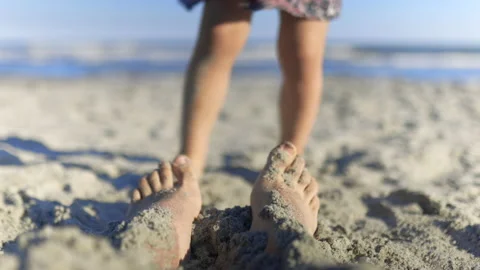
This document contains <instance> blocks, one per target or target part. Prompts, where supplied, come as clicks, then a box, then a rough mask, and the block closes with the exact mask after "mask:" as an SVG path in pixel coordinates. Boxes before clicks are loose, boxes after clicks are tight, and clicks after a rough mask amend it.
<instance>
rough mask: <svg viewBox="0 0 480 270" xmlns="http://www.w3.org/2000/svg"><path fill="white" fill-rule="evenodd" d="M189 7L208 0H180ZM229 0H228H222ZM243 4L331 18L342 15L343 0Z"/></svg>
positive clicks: (270, 0) (255, 0)
mask: <svg viewBox="0 0 480 270" xmlns="http://www.w3.org/2000/svg"><path fill="white" fill-rule="evenodd" d="M179 1H180V2H181V3H182V4H183V5H184V6H185V7H186V8H187V9H191V8H193V7H194V6H195V5H196V4H198V3H200V2H202V1H208V0H179ZM220 1H228V0H220ZM243 4H244V5H243V6H244V7H245V8H248V9H251V10H261V9H269V8H277V9H281V10H284V11H286V12H288V13H290V14H292V15H293V16H295V17H304V18H310V19H319V20H331V19H334V18H336V17H338V16H339V15H340V11H341V9H342V0H243Z"/></svg>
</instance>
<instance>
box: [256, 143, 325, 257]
mask: <svg viewBox="0 0 480 270" xmlns="http://www.w3.org/2000/svg"><path fill="white" fill-rule="evenodd" d="M317 192H318V184H317V181H316V180H315V179H313V177H312V176H311V175H310V173H309V172H308V171H307V169H305V160H304V159H303V158H302V157H300V156H297V152H296V149H295V146H294V145H293V144H291V143H288V142H287V143H283V144H281V145H279V146H277V147H276V148H275V149H273V150H272V151H271V152H270V156H269V157H268V161H267V164H266V165H265V168H264V169H263V171H262V172H261V174H260V176H259V177H258V178H257V181H256V182H255V185H254V187H253V190H252V195H251V198H250V201H251V206H252V216H253V221H252V226H251V228H250V230H251V231H262V232H266V233H268V236H269V237H268V239H269V240H268V246H267V251H268V252H275V251H276V250H277V249H278V247H277V246H276V243H275V236H274V235H275V226H274V225H275V224H274V221H273V220H267V219H266V218H265V217H264V216H263V215H261V214H260V213H261V211H262V210H264V208H265V207H266V206H269V205H272V204H276V203H278V200H281V201H283V203H282V204H284V205H287V206H288V207H287V211H289V213H288V215H289V216H290V217H292V218H294V219H296V220H297V221H298V222H299V223H300V224H302V225H303V226H304V228H305V230H306V232H307V233H309V234H310V235H313V233H314V232H315V230H316V229H317V217H318V209H319V204H320V201H319V198H318V196H317Z"/></svg>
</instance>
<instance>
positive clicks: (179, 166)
mask: <svg viewBox="0 0 480 270" xmlns="http://www.w3.org/2000/svg"><path fill="white" fill-rule="evenodd" d="M173 173H174V174H175V177H176V178H177V180H178V182H179V184H185V183H192V182H194V181H196V178H195V176H194V174H193V168H192V163H191V162H190V159H189V158H188V157H187V156H185V155H180V156H178V157H177V158H176V159H175V160H174V161H173Z"/></svg>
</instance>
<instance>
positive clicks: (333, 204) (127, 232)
mask: <svg viewBox="0 0 480 270" xmlns="http://www.w3.org/2000/svg"><path fill="white" fill-rule="evenodd" d="M277 88H278V79H276V78H274V77H268V78H265V77H263V78H255V79H251V78H250V79H249V80H245V79H238V78H237V79H236V80H235V81H234V82H233V84H232V89H231V91H230V94H229V97H228V100H227V104H226V107H225V110H224V111H223V112H222V114H221V117H220V120H219V122H218V124H217V126H216V127H215V131H214V135H213V137H212V141H211V152H210V155H209V162H208V165H209V168H208V172H207V173H206V175H205V176H204V179H203V182H202V185H201V188H202V195H203V202H204V210H203V212H202V215H201V217H200V218H199V220H197V222H196V226H195V229H194V232H193V237H192V252H191V253H192V254H191V256H190V258H189V259H188V260H187V261H186V262H185V263H184V267H185V268H193V269H201V268H220V267H224V266H225V265H226V262H227V261H230V262H234V263H235V265H236V266H237V267H239V268H252V269H254V268H263V267H264V266H265V265H268V266H278V265H283V266H284V267H285V268H295V267H296V268H299V267H303V268H304V269H308V268H311V267H314V266H315V267H320V265H324V266H332V265H340V264H348V265H354V264H363V265H364V266H365V265H367V267H368V265H376V266H379V267H381V268H385V269H480V196H479V195H480V84H479V83H475V82H471V83H420V82H415V83H413V82H401V81H392V80H386V79H385V80H380V79H354V78H327V81H326V85H325V94H324V100H323V105H322V109H321V112H320V116H319V120H318V122H317V125H316V127H315V130H314V132H313V136H312V139H311V141H310V144H309V149H308V151H307V153H306V158H307V160H308V163H309V164H308V166H309V168H310V171H311V172H312V174H314V175H315V176H316V177H317V179H318V181H319V183H320V187H321V191H320V193H319V196H320V199H321V208H320V215H319V227H318V230H317V232H316V234H315V238H309V237H306V236H305V235H303V234H302V233H295V234H290V235H283V236H281V237H284V238H285V239H288V241H287V242H288V243H287V244H288V248H287V249H285V251H284V253H283V254H282V256H281V257H280V258H273V257H269V256H267V255H266V254H262V252H260V250H261V249H262V248H263V246H264V244H265V236H264V235H261V234H260V235H259V234H251V233H248V228H249V225H250V220H251V216H250V209H249V207H248V206H247V205H248V203H249V194H250V190H251V186H252V181H254V180H255V177H256V174H257V172H258V170H259V169H260V168H261V167H262V165H263V162H264V161H265V158H266V155H267V153H268V151H269V150H270V149H271V148H272V147H273V146H274V145H275V144H276V143H277V141H276V138H278V123H277V111H276V100H277V95H278V91H277ZM180 94H181V79H180V78H179V77H174V76H172V77H168V78H156V79H152V78H134V77H131V78H128V77H119V78H88V79H79V80H33V79H29V80H26V79H20V78H8V79H7V78H3V79H0V124H1V128H0V252H1V253H3V255H0V268H1V269H149V268H151V267H152V265H150V264H149V262H148V260H146V259H145V257H146V253H145V252H142V251H139V250H138V249H136V248H134V247H135V245H136V241H138V239H150V236H152V233H153V236H154V237H158V239H164V240H165V241H166V242H168V241H170V240H169V239H168V238H169V237H168V236H169V235H168V234H165V233H162V232H164V230H162V229H161V228H163V227H162V226H163V225H162V223H161V222H160V223H158V222H157V223H155V222H154V221H149V219H152V220H155V218H152V216H154V217H156V216H160V217H161V218H163V219H164V220H168V215H166V214H165V213H163V214H162V213H160V214H161V215H160V214H159V215H156V214H155V213H152V212H150V213H146V214H145V215H144V216H142V217H141V218H139V219H138V220H137V221H138V223H139V224H140V225H138V226H137V227H135V228H133V229H131V228H130V229H129V226H130V227H131V224H126V223H124V222H123V223H122V222H121V221H122V220H123V219H124V213H125V210H126V209H127V206H128V204H127V203H128V194H129V192H130V190H131V188H132V187H133V186H134V185H135V183H136V180H137V179H138V177H139V176H140V175H141V174H142V173H145V172H147V171H149V170H151V169H152V168H154V167H155V166H156V163H157V162H158V161H159V160H162V159H171V158H172V157H173V156H174V155H175V154H176V151H177V147H178V142H179V141H178V132H177V131H178V129H179V118H180V106H179V104H180ZM235 206H238V207H235ZM142 226H143V227H142ZM141 228H145V229H141ZM159 228H160V229H159ZM167 231H168V230H167ZM155 235H156V236H155ZM162 237H163V238H162Z"/></svg>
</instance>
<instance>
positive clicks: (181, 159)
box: [175, 155, 188, 165]
mask: <svg viewBox="0 0 480 270" xmlns="http://www.w3.org/2000/svg"><path fill="white" fill-rule="evenodd" d="M187 163H188V157H186V156H184V155H181V156H178V157H177V159H176V160H175V164H177V165H186V164H187Z"/></svg>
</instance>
